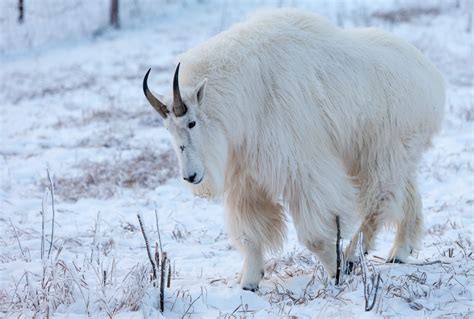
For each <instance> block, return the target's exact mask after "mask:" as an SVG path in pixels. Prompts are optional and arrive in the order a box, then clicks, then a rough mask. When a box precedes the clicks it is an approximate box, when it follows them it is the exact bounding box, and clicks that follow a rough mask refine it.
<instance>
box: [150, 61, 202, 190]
mask: <svg viewBox="0 0 474 319" xmlns="http://www.w3.org/2000/svg"><path fill="white" fill-rule="evenodd" d="M179 66H180V64H178V66H177V67H176V70H175V73H174V79H173V94H172V97H169V98H163V97H161V96H158V95H154V94H153V93H152V92H151V91H150V89H149V88H148V75H149V74H150V70H151V69H150V70H148V72H147V73H146V75H145V77H144V79H143V91H144V93H145V96H146V98H147V99H148V102H150V104H151V106H153V108H154V109H155V110H156V111H157V112H158V113H159V114H160V115H161V117H163V121H164V124H165V127H166V128H167V129H168V131H169V132H170V133H171V136H172V142H173V147H174V149H175V151H176V154H177V156H178V160H179V165H180V168H181V174H182V177H183V179H184V180H186V181H187V182H189V183H192V184H194V185H198V184H200V183H201V182H202V181H203V179H204V177H205V175H206V166H205V165H204V163H203V159H204V158H205V154H204V152H205V151H206V143H208V142H209V141H207V138H206V136H207V135H208V134H207V133H208V132H206V131H205V130H206V126H205V123H206V117H205V114H204V112H202V109H201V107H200V106H201V103H202V101H203V98H204V94H205V90H206V83H207V80H206V79H203V80H202V81H201V82H199V84H197V85H196V86H195V87H191V88H190V87H183V88H182V89H180V86H179ZM162 101H163V102H162ZM169 106H171V108H170V107H169Z"/></svg>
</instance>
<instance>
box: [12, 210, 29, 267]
mask: <svg viewBox="0 0 474 319" xmlns="http://www.w3.org/2000/svg"><path fill="white" fill-rule="evenodd" d="M8 220H10V225H11V226H12V228H13V232H14V233H15V238H16V241H17V243H18V247H20V252H21V255H22V256H23V258H24V259H25V261H27V258H26V255H25V251H24V250H23V247H21V243H20V237H18V233H17V232H16V227H15V226H14V225H13V222H12V219H11V218H8Z"/></svg>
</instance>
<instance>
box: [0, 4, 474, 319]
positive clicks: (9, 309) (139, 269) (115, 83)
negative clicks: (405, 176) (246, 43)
mask: <svg viewBox="0 0 474 319" xmlns="http://www.w3.org/2000/svg"><path fill="white" fill-rule="evenodd" d="M25 2H26V3H25V17H24V22H23V24H18V23H17V7H16V5H17V1H16V0H6V1H2V2H1V4H0V101H1V111H2V113H1V117H0V123H1V126H0V137H1V146H0V155H1V156H0V167H1V174H2V175H1V184H0V200H1V206H0V232H1V235H0V247H1V249H0V317H15V318H16V317H23V318H30V317H34V316H36V317H37V318H41V317H53V316H54V317H58V318H61V317H74V316H80V317H82V316H83V315H84V314H86V315H90V316H92V317H98V318H102V317H122V318H131V317H136V318H141V317H151V316H156V315H158V313H159V291H158V290H157V287H155V286H156V285H154V284H153V281H152V280H151V279H150V278H151V277H150V276H151V275H150V274H151V266H150V262H149V259H148V256H147V251H146V249H145V243H144V240H143V236H142V232H141V230H140V226H139V224H138V221H137V217H136V216H137V213H141V214H142V216H143V219H144V226H145V231H146V233H147V234H148V236H149V240H150V243H151V244H152V245H153V244H154V242H155V240H158V232H157V222H156V220H155V210H156V211H157V212H158V224H159V226H160V234H161V240H162V244H163V250H164V251H166V252H167V253H168V256H169V257H170V260H171V261H172V262H171V268H172V272H171V275H172V280H171V287H170V288H169V289H167V290H166V291H165V298H164V301H165V305H164V306H165V311H164V316H166V317H170V318H180V317H183V316H184V317H188V316H189V317H195V318H198V317H207V318H215V317H222V318H225V317H227V318H229V317H230V318H232V317H244V316H247V317H256V318H262V317H263V318H265V317H266V318H274V317H277V316H281V317H291V316H295V317H302V318H314V317H322V318H325V317H329V316H333V317H344V318H346V317H360V316H385V317H397V316H407V317H424V316H425V317H436V316H440V317H455V318H468V317H472V316H474V303H473V291H472V290H473V289H472V287H473V286H474V273H473V271H474V255H473V243H472V241H473V229H474V221H473V213H474V209H473V205H474V168H473V162H472V161H473V158H474V145H473V142H474V134H473V132H474V125H473V123H474V104H473V100H474V99H473V98H474V88H473V78H474V69H473V67H472V65H473V64H474V36H473V33H472V32H473V30H472V29H473V28H472V24H473V21H472V11H473V5H474V3H473V2H472V1H470V0H459V1H455V0H453V1H432V0H429V1H408V0H384V1H382V0H380V1H369V0H367V1H366V0H358V1H351V0H339V1H329V0H326V1H324V0H319V1H309V0H308V1H302V0H300V1H297V0H293V1H265V0H260V1H251V0H245V1H224V0H223V1H210V0H201V1H197V0H196V1H192V0H188V1H171V0H168V1H165V0H161V1H152V0H128V1H125V0H123V1H120V3H121V7H120V13H121V15H120V18H121V29H119V30H114V29H111V28H109V27H108V18H109V16H108V10H109V7H108V6H109V1H108V0H101V1H79V0H71V1H59V0H41V1H25ZM262 6H295V7H299V8H303V9H306V10H309V11H312V12H317V13H319V14H321V15H324V16H326V17H328V18H329V19H330V20H332V21H333V22H334V23H336V24H338V25H340V26H343V27H346V28H348V27H354V26H375V27H379V28H382V29H385V30H388V31H390V32H393V33H395V34H397V35H399V36H401V37H402V38H405V39H406V40H407V41H409V42H411V43H413V44H414V45H415V46H416V47H418V48H419V49H420V50H421V51H422V52H423V53H424V54H425V55H427V56H428V57H429V58H430V59H431V60H432V61H433V62H434V63H435V64H436V65H437V66H438V67H439V69H440V70H441V71H442V73H443V74H444V76H445V79H446V82H447V90H448V91H447V104H446V117H445V121H444V125H443V130H442V132H441V134H440V135H439V136H438V137H437V138H436V139H435V141H434V147H433V149H432V150H431V151H430V152H429V153H428V154H426V156H425V157H424V160H423V162H422V164H421V166H420V167H419V178H418V179H419V183H420V189H421V193H422V196H423V200H424V208H423V213H424V216H425V228H426V230H425V236H424V239H423V249H422V250H421V251H420V252H419V254H418V258H417V259H413V260H412V263H411V264H405V265H398V264H397V265H391V264H390V265H389V264H385V263H384V258H385V257H386V256H385V255H384V254H385V253H386V252H387V251H388V248H389V245H390V243H391V239H392V237H393V233H392V231H391V230H390V229H388V230H387V231H384V232H383V233H382V234H381V235H380V236H379V239H378V242H377V243H378V245H377V247H376V252H375V253H374V254H372V255H369V256H367V258H366V259H364V260H363V262H362V264H361V265H360V267H358V268H357V271H356V273H355V274H354V275H350V276H343V278H342V283H341V284H340V285H339V286H336V285H335V284H334V280H331V279H329V278H327V275H326V274H325V273H324V271H323V270H322V267H321V265H320V264H319V263H318V261H317V260H316V259H315V258H314V257H313V256H312V255H311V254H310V253H309V251H307V250H305V249H304V248H303V247H302V246H301V245H299V244H298V243H297V240H296V233H295V231H294V230H293V229H292V227H290V228H289V232H288V240H287V243H286V245H285V247H284V250H283V252H282V253H281V254H280V255H274V256H269V258H268V260H267V263H266V275H265V278H264V281H263V282H262V287H261V288H260V290H259V291H258V292H257V293H251V292H247V291H242V290H240V288H239V287H238V285H237V284H236V277H237V272H238V271H239V270H240V266H241V262H242V261H241V257H240V254H239V253H238V252H237V251H236V250H235V249H234V248H233V247H231V246H230V244H229V241H228V239H227V234H226V229H225V226H224V214H223V207H222V203H221V202H219V201H206V200H203V199H199V198H193V197H192V196H191V194H189V193H188V191H187V190H186V189H185V188H184V186H183V185H182V184H181V181H180V179H179V178H177V163H176V159H175V156H174V154H173V153H172V151H171V149H170V145H169V138H168V133H167V132H166V130H164V129H163V127H162V125H161V120H160V118H159V115H157V114H155V113H154V111H153V110H152V108H151V107H150V106H149V105H148V103H147V102H146V100H145V98H144V97H143V93H142V89H141V81H142V77H143V75H144V73H145V72H146V70H147V69H148V68H149V67H153V69H154V74H155V76H154V79H153V82H154V83H153V87H156V88H157V89H160V90H161V91H165V90H166V89H168V87H169V78H170V77H171V74H172V70H173V69H174V66H175V64H174V63H175V60H174V57H175V56H176V54H178V53H180V52H182V51H184V50H186V49H188V48H190V47H192V46H194V45H196V44H198V43H200V42H202V41H204V40H205V39H207V38H209V37H210V36H212V35H214V34H216V33H218V32H219V31H221V30H223V29H226V28H227V27H228V26H230V25H231V24H233V23H234V22H237V21H240V20H242V19H243V18H244V16H245V15H246V14H247V13H249V12H253V11H254V10H255V9H257V8H258V7H262ZM47 170H48V171H49V173H50V174H51V178H52V182H53V185H54V187H53V188H54V191H55V193H54V196H51V191H50V189H51V183H50V180H49V179H48V175H47ZM52 198H54V223H53V205H52V204H53V203H52ZM53 225H54V230H53V227H52V226H53ZM344 244H347V243H344ZM154 249H155V247H152V250H154ZM379 274H380V281H379V282H378V284H377V281H378V280H377V278H378V276H379ZM372 303H373V305H372ZM367 306H373V307H372V309H371V310H370V311H369V312H366V311H365V310H366V307H367ZM369 308H370V307H369Z"/></svg>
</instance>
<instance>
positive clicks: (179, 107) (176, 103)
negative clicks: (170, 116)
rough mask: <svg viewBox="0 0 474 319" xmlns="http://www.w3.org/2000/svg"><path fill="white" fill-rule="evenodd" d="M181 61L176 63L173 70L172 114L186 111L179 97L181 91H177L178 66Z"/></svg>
mask: <svg viewBox="0 0 474 319" xmlns="http://www.w3.org/2000/svg"><path fill="white" fill-rule="evenodd" d="M180 64H181V63H178V66H177V67H176V70H175V71H174V79H173V112H174V115H176V116H177V117H178V116H183V115H184V114H186V112H187V111H188V108H187V107H186V105H185V104H184V102H183V100H182V99H181V93H180V92H179V79H178V77H179V66H180Z"/></svg>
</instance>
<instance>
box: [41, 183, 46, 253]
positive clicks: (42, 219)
mask: <svg viewBox="0 0 474 319" xmlns="http://www.w3.org/2000/svg"><path fill="white" fill-rule="evenodd" d="M46 195H47V191H46V190H44V193H43V198H42V199H41V211H40V214H41V260H43V259H44V218H45V217H44V214H45V213H44V212H45V210H44V201H45V197H46Z"/></svg>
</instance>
